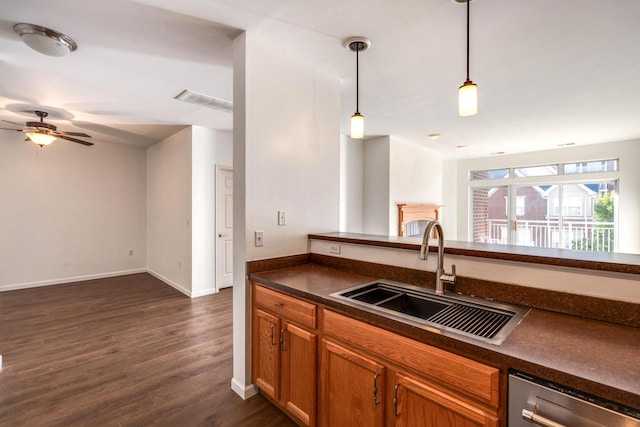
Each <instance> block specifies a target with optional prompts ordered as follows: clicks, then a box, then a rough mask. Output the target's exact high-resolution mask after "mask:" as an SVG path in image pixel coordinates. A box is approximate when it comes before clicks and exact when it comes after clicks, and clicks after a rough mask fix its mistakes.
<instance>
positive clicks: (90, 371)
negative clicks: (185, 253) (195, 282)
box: [0, 274, 295, 427]
mask: <svg viewBox="0 0 640 427" xmlns="http://www.w3.org/2000/svg"><path fill="white" fill-rule="evenodd" d="M231 295H232V292H231V289H226V290H223V291H221V292H220V293H218V294H216V295H210V296H204V297H200V298H195V299H190V298H188V297H186V296H184V295H182V294H181V293H180V292H178V291H176V290H175V289H173V288H171V287H170V286H168V285H166V284H164V283H162V282H161V281H159V280H157V279H156V278H154V277H153V276H151V275H148V274H134V275H129V276H121V277H114V278H108V279H99V280H92V281H86V282H79V283H73V284H66V285H56V286H48V287H42V288H33V289H25V290H19V291H10V292H0V354H2V355H3V367H2V370H1V371H0V426H11V427H15V426H30V427H32V426H38V427H39V426H92V427H93V426H113V427H116V426H118V427H120V426H265V427H266V426H294V425H295V424H294V423H293V422H292V421H290V420H289V419H288V418H287V417H286V416H285V415H284V414H283V413H282V412H281V411H279V410H278V409H277V408H275V407H274V406H273V405H271V404H270V403H269V402H267V401H266V400H265V399H264V398H263V397H262V396H259V395H258V396H255V397H253V398H251V399H248V400H246V401H243V400H242V399H241V398H240V397H238V396H237V395H236V394H235V393H234V392H232V391H231V389H230V382H231V375H232V367H231V365H232V344H231V343H232V338H231V331H232V325H231V323H232V322H231V319H232V315H231Z"/></svg>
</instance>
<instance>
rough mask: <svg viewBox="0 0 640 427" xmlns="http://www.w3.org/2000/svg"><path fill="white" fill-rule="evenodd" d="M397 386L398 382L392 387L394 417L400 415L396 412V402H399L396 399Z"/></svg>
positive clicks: (398, 385)
mask: <svg viewBox="0 0 640 427" xmlns="http://www.w3.org/2000/svg"><path fill="white" fill-rule="evenodd" d="M398 388H400V384H396V386H395V387H394V388H393V413H394V415H395V416H396V418H398V417H399V416H400V412H398V403H400V401H399V400H398Z"/></svg>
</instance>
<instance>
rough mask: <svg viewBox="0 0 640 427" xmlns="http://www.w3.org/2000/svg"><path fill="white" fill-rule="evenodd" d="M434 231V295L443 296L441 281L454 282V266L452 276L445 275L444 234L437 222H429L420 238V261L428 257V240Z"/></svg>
mask: <svg viewBox="0 0 640 427" xmlns="http://www.w3.org/2000/svg"><path fill="white" fill-rule="evenodd" d="M434 228H435V229H436V232H437V233H438V236H437V237H438V258H437V260H436V261H437V262H436V294H439V295H442V294H444V285H443V283H442V282H443V281H447V282H455V279H456V276H455V274H456V273H455V271H456V270H455V266H452V270H453V271H452V274H446V273H445V272H444V232H443V231H442V226H441V225H440V223H439V222H438V221H429V223H428V224H427V227H426V228H425V230H424V235H423V236H422V245H421V246H420V259H427V257H428V256H429V238H430V237H431V234H432V232H433V229H434Z"/></svg>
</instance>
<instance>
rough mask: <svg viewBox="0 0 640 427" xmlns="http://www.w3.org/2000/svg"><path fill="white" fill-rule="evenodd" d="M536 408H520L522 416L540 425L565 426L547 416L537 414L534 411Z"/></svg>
mask: <svg viewBox="0 0 640 427" xmlns="http://www.w3.org/2000/svg"><path fill="white" fill-rule="evenodd" d="M536 409H537V408H535V407H534V408H533V409H531V410H530V409H526V408H525V409H523V410H522V418H524V419H525V420H527V421H529V422H530V423H533V424H536V425H539V426H542V427H565V425H564V424H560V423H557V422H555V421H553V420H550V419H549V418H547V417H543V416H542V415H538V414H537V413H536V412H535V411H536Z"/></svg>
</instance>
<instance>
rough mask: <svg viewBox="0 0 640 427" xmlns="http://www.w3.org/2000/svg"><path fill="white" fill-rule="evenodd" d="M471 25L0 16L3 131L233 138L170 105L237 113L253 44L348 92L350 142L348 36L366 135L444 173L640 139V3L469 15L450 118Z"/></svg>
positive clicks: (81, 1)
mask: <svg viewBox="0 0 640 427" xmlns="http://www.w3.org/2000/svg"><path fill="white" fill-rule="evenodd" d="M465 19H466V5H464V4H457V3H455V2H454V1H453V0H421V1H417V0H325V1H321V2H317V1H315V2H314V1H311V0H226V1H225V0H181V1H175V0H93V1H91V2H87V1H86V0H56V1H55V2H53V1H50V0H20V1H10V0H3V1H1V2H0V76H1V79H0V119H4V120H10V121H14V122H23V121H26V120H31V119H32V118H33V119H35V117H32V116H31V115H30V114H32V113H29V111H33V110H34V109H36V107H38V108H41V109H44V110H45V111H48V112H50V113H51V117H50V120H48V121H49V122H51V123H53V124H56V125H57V126H58V127H59V129H61V130H67V131H79V132H87V133H89V134H91V135H93V140H94V141H96V142H98V143H101V142H121V143H130V144H136V145H140V146H148V145H150V144H152V143H153V142H155V141H157V140H159V139H162V138H164V137H166V136H168V135H170V134H171V133H173V132H175V131H176V130H177V129H179V128H180V127H182V126H186V125H197V126H204V127H209V128H213V129H223V130H230V129H231V127H232V118H231V114H229V113H225V112H221V111H215V110H212V109H208V108H203V107H199V106H196V105H191V104H186V103H182V102H179V101H176V100H175V99H174V97H175V96H176V95H177V94H178V93H180V92H181V91H182V90H183V89H191V90H194V91H197V92H201V93H204V94H207V95H211V96H214V97H217V98H221V99H225V100H229V101H232V100H233V99H232V95H233V94H232V77H233V76H232V65H233V64H232V62H233V56H232V54H233V52H232V40H233V38H234V37H235V36H236V35H238V34H239V33H240V31H241V30H250V31H253V32H255V33H256V34H258V35H259V36H260V37H263V38H265V39H267V40H268V41H270V42H272V43H274V44H276V45H278V46H280V47H281V48H282V49H284V50H286V51H288V52H289V53H290V54H292V55H296V56H300V57H302V58H304V59H306V60H308V61H312V62H313V63H315V64H317V65H318V66H320V67H322V68H323V69H325V70H327V71H328V72H330V73H332V74H335V75H337V76H338V77H340V78H341V79H342V88H343V89H342V109H343V110H342V115H341V116H342V132H343V133H345V134H347V133H348V121H349V117H350V116H351V114H352V113H353V111H354V110H355V54H353V53H350V52H348V51H347V50H346V49H344V47H343V46H342V42H343V41H344V40H345V39H346V38H348V37H352V36H356V35H358V36H365V37H368V38H369V39H370V40H371V44H372V45H371V48H370V49H369V50H368V51H367V52H365V53H362V54H361V57H360V111H361V112H362V114H363V115H364V116H365V126H366V133H367V135H394V136H396V137H399V138H403V139H407V140H410V141H414V142H417V143H421V144H424V145H426V146H427V147H429V148H432V149H434V150H437V151H440V152H442V153H443V154H444V155H445V156H447V157H476V156H486V155H489V154H490V153H493V152H498V151H504V152H507V153H513V152H522V151H531V150H538V149H544V148H554V147H557V146H558V144H566V143H575V144H590V143H598V142H608V141H616V140H626V139H632V138H640V102H639V101H638V100H639V99H640V84H639V83H638V78H639V77H640V25H638V22H639V20H640V1H638V0H616V1H613V2H612V1H602V0H598V1H596V0H531V1H528V2H524V1H517V0H474V1H472V3H471V79H472V80H473V81H474V82H475V83H477V84H478V87H479V113H478V114H477V115H476V116H472V117H459V116H458V114H457V88H458V86H460V85H461V84H462V83H463V82H464V80H465V77H466V75H465V74H466V72H465V25H466V21H465ZM18 22H28V23H33V24H38V25H43V26H46V27H49V28H52V29H55V30H58V31H60V32H63V33H65V34H67V35H69V36H70V37H72V38H73V39H74V40H75V41H76V42H77V43H78V46H79V47H78V50H77V51H76V52H73V53H72V54H70V55H69V56H67V57H63V58H52V57H46V56H43V55H41V54H39V53H36V52H35V51H33V50H31V49H30V48H28V47H27V46H26V45H25V44H24V43H22V41H21V40H20V38H19V36H18V35H17V34H16V33H15V32H14V31H13V25H14V24H15V23H18ZM3 125H8V124H6V123H3ZM10 126H11V125H8V126H2V127H10ZM432 133H440V134H441V135H442V136H441V137H440V138H439V139H437V140H431V139H429V138H428V135H429V134H432ZM5 134H9V135H11V133H9V132H5ZM11 138H16V139H17V140H21V139H22V138H21V137H20V135H19V134H18V135H16V136H11ZM6 139H7V138H5V137H4V135H3V141H4V140H6ZM459 145H466V146H468V147H467V149H466V150H457V149H456V146H459Z"/></svg>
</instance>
